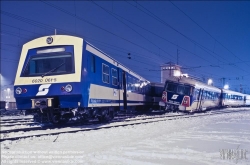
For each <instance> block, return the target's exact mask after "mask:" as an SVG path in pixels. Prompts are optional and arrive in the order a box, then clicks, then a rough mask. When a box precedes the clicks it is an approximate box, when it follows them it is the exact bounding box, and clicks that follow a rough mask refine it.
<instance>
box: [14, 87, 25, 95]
mask: <svg viewBox="0 0 250 165" xmlns="http://www.w3.org/2000/svg"><path fill="white" fill-rule="evenodd" d="M22 91H23V90H22V88H20V87H18V88H16V94H18V95H20V94H21V93H22Z"/></svg>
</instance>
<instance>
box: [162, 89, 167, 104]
mask: <svg viewBox="0 0 250 165" xmlns="http://www.w3.org/2000/svg"><path fill="white" fill-rule="evenodd" d="M161 99H162V101H163V102H167V92H166V91H163V93H162V97H161Z"/></svg>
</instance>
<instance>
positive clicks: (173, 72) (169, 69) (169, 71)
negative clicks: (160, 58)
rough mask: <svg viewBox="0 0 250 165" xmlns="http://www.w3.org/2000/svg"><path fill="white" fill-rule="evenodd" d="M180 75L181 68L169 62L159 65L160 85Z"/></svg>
mask: <svg viewBox="0 0 250 165" xmlns="http://www.w3.org/2000/svg"><path fill="white" fill-rule="evenodd" d="M181 75H182V73H181V66H179V65H176V64H174V63H171V62H169V63H166V64H163V65H161V83H165V81H166V79H168V78H169V77H172V76H175V77H179V76H181Z"/></svg>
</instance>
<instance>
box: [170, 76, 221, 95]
mask: <svg viewBox="0 0 250 165" xmlns="http://www.w3.org/2000/svg"><path fill="white" fill-rule="evenodd" d="M166 81H172V82H175V83H179V84H183V85H189V86H193V87H195V88H198V89H201V88H204V89H205V90H210V91H214V92H221V89H220V88H217V87H214V86H211V85H207V84H205V83H203V82H200V81H197V80H194V79H191V78H188V77H181V78H180V77H174V76H172V77H169V78H168V79H167V80H166Z"/></svg>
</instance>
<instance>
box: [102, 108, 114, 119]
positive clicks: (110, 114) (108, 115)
mask: <svg viewBox="0 0 250 165" xmlns="http://www.w3.org/2000/svg"><path fill="white" fill-rule="evenodd" d="M113 118H114V112H113V111H109V110H104V111H103V113H102V115H101V116H98V120H99V121H100V122H109V121H111V120H112V119H113Z"/></svg>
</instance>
